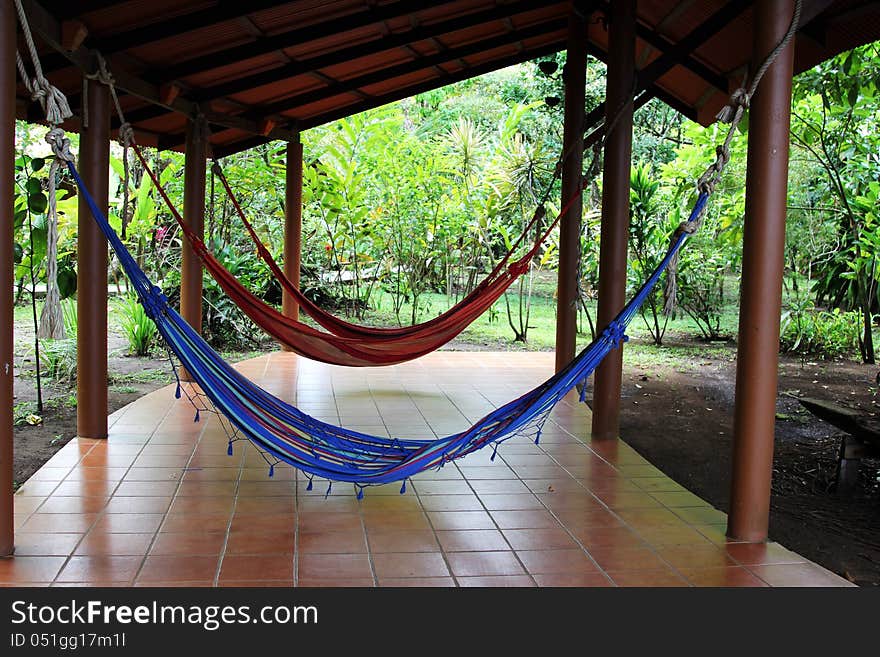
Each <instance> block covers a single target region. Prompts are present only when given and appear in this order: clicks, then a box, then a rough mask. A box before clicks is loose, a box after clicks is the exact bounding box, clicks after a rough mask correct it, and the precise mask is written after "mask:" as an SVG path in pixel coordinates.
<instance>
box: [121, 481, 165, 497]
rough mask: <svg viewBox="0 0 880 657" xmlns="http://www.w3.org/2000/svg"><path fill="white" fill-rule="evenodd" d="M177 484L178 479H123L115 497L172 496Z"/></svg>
mask: <svg viewBox="0 0 880 657" xmlns="http://www.w3.org/2000/svg"><path fill="white" fill-rule="evenodd" d="M177 486H178V483H177V482H176V481H122V482H121V483H120V484H119V488H117V489H116V492H115V493H114V497H117V498H118V497H171V496H172V495H174V493H175V492H176V491H177Z"/></svg>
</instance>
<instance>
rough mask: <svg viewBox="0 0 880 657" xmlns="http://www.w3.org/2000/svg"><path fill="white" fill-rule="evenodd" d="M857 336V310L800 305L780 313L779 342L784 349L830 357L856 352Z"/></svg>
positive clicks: (858, 324)
mask: <svg viewBox="0 0 880 657" xmlns="http://www.w3.org/2000/svg"><path fill="white" fill-rule="evenodd" d="M860 336H861V319H860V315H859V313H858V312H857V311H842V310H840V309H839V308H835V309H834V310H833V311H826V310H817V309H816V308H814V307H802V308H795V309H793V310H789V311H787V312H785V313H783V315H782V326H781V329H780V339H779V346H780V349H781V350H782V351H785V352H793V353H798V354H803V355H811V356H818V357H820V358H826V359H831V358H839V357H841V356H848V355H849V354H852V353H854V352H856V351H857V350H858V348H859V337H860Z"/></svg>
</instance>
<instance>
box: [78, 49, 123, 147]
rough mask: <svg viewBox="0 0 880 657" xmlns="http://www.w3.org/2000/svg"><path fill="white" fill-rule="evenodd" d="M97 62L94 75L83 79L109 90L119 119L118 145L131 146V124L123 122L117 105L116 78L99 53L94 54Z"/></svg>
mask: <svg viewBox="0 0 880 657" xmlns="http://www.w3.org/2000/svg"><path fill="white" fill-rule="evenodd" d="M95 55H96V57H97V61H98V69H97V70H96V71H95V72H94V73H86V74H85V77H86V78H87V79H89V80H97V81H98V82H100V83H102V84H105V85H107V87H108V88H109V89H110V97H111V98H112V99H113V106H114V108H115V109H116V115H117V116H118V117H119V121H120V125H119V143H120V144H122V146H123V147H128V146H131V144H132V142H133V141H134V130H133V129H132V127H131V124H130V123H129V122H128V121H126V120H125V114H124V113H123V111H122V105H121V104H120V103H119V94H117V93H116V78H114V77H113V74H112V73H111V72H110V67H109V66H108V65H107V60H106V59H104V57H103V55H101V53H99V52H98V53H95Z"/></svg>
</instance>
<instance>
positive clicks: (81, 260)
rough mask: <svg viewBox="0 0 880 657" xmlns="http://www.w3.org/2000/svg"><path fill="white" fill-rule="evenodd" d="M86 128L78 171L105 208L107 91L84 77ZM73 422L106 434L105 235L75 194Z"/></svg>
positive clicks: (85, 434) (80, 430) (83, 431)
mask: <svg viewBox="0 0 880 657" xmlns="http://www.w3.org/2000/svg"><path fill="white" fill-rule="evenodd" d="M87 93H88V100H89V102H88V117H87V123H88V127H87V128H86V127H83V130H82V133H81V135H80V142H79V143H80V148H79V171H80V175H81V176H82V179H83V181H84V182H85V184H86V187H88V189H89V191H90V192H91V193H92V196H93V197H94V198H95V202H96V203H97V204H98V207H99V208H101V209H102V210H104V211H105V212H107V211H108V207H109V198H110V196H109V193H110V190H109V187H110V92H109V90H108V88H107V87H106V86H104V85H103V84H100V83H99V82H96V81H94V80H89V81H88V90H87ZM76 273H77V284H76V314H77V332H76V367H77V376H76V398H77V403H76V423H77V434H78V435H79V436H80V437H82V438H106V437H107V239H106V238H105V237H104V234H103V233H102V232H101V231H100V229H99V228H98V225H97V224H96V223H95V219H94V217H93V216H92V212H91V210H90V209H89V206H88V205H87V204H86V202H85V200H84V199H83V197H82V196H81V195H80V197H79V212H78V228H77V254H76Z"/></svg>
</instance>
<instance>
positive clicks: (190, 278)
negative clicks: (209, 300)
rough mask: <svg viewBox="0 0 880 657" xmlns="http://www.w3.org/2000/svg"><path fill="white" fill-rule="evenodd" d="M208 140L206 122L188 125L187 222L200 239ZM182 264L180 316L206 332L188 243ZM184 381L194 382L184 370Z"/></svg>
mask: <svg viewBox="0 0 880 657" xmlns="http://www.w3.org/2000/svg"><path fill="white" fill-rule="evenodd" d="M207 141H208V140H207V138H206V134H205V125H204V123H203V122H202V121H200V120H198V119H196V120H190V121H189V122H187V126H186V161H185V163H184V171H183V219H184V221H186V223H187V225H188V226H189V227H190V228H191V229H192V230H193V231H195V233H196V235H198V236H199V237H204V235H205V179H206V173H205V161H206V160H207V145H208V144H207ZM181 256H182V257H181V263H180V315H181V316H182V317H183V319H185V320H186V322H187V323H188V324H189V325H190V326H192V327H193V328H194V329H195V330H196V331H197V332H198V333H201V332H202V263H201V261H200V260H199V257H198V256H197V255H196V254H195V253H194V252H193V250H192V247H190V245H189V243H188V242H187V241H186V240H184V241H183V248H182V250H181ZM180 378H181V379H182V380H184V381H191V380H192V378H191V377H190V375H189V373H188V372H187V371H186V370H185V369H184V368H183V367H181V368H180Z"/></svg>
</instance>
